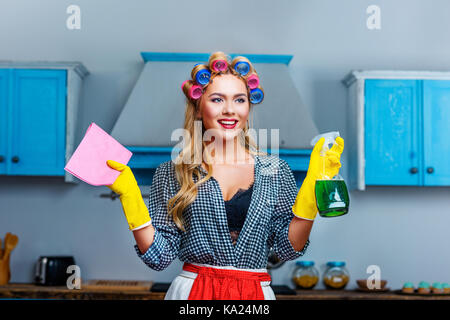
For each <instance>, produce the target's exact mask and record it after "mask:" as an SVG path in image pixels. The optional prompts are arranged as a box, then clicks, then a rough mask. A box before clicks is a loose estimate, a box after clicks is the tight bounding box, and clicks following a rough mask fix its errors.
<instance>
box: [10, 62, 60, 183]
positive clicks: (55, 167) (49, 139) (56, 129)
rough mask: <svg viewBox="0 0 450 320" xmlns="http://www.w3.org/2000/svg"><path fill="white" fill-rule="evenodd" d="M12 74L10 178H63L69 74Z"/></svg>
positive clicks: (44, 72)
mask: <svg viewBox="0 0 450 320" xmlns="http://www.w3.org/2000/svg"><path fill="white" fill-rule="evenodd" d="M11 71H12V72H11V80H12V87H11V104H10V113H9V114H10V116H9V122H10V126H9V127H10V130H9V141H10V146H9V150H10V152H9V155H8V164H9V168H8V174H12V175H51V176H62V175H64V173H65V172H64V164H65V162H64V151H65V129H66V128H65V125H66V121H65V120H66V70H28V69H13V70H11ZM9 159H10V160H11V161H9Z"/></svg>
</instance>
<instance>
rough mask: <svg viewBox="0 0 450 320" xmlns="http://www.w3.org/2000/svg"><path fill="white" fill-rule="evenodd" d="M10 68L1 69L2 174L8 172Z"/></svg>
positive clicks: (0, 170) (0, 161) (0, 154)
mask: <svg viewBox="0 0 450 320" xmlns="http://www.w3.org/2000/svg"><path fill="white" fill-rule="evenodd" d="M8 83H9V69H0V174H5V173H6V163H7V159H8V154H7V152H8V119H9V117H8V98H9V95H8V91H9V90H8Z"/></svg>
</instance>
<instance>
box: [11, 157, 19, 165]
mask: <svg viewBox="0 0 450 320" xmlns="http://www.w3.org/2000/svg"><path fill="white" fill-rule="evenodd" d="M11 160H12V162H14V163H17V162H19V157H18V156H14V157H12V159H11Z"/></svg>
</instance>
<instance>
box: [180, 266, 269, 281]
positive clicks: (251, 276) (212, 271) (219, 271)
mask: <svg viewBox="0 0 450 320" xmlns="http://www.w3.org/2000/svg"><path fill="white" fill-rule="evenodd" d="M183 270H185V271H189V272H194V273H198V274H205V275H210V276H214V277H233V278H237V279H248V280H258V281H271V280H272V279H271V277H270V275H269V273H267V272H260V269H259V270H258V269H257V270H258V271H250V270H251V269H245V270H239V269H235V268H232V269H231V268H230V269H226V268H224V267H219V268H214V267H213V266H211V267H210V266H208V267H206V266H202V265H198V264H193V263H189V262H185V263H184V264H183Z"/></svg>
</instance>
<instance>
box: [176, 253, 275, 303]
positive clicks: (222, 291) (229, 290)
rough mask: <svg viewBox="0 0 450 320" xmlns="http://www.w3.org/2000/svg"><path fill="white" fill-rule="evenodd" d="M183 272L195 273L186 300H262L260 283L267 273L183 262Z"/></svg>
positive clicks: (268, 277)
mask: <svg viewBox="0 0 450 320" xmlns="http://www.w3.org/2000/svg"><path fill="white" fill-rule="evenodd" d="M183 270H186V271H190V272H194V273H197V274H198V275H197V277H196V278H195V280H194V283H193V285H192V288H191V291H190V293H189V298H188V300H264V294H263V290H262V288H261V283H260V282H261V281H271V278H270V275H269V274H268V273H267V272H251V271H241V270H231V269H217V268H210V267H204V266H197V265H193V264H191V263H187V262H185V263H184V264H183Z"/></svg>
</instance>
